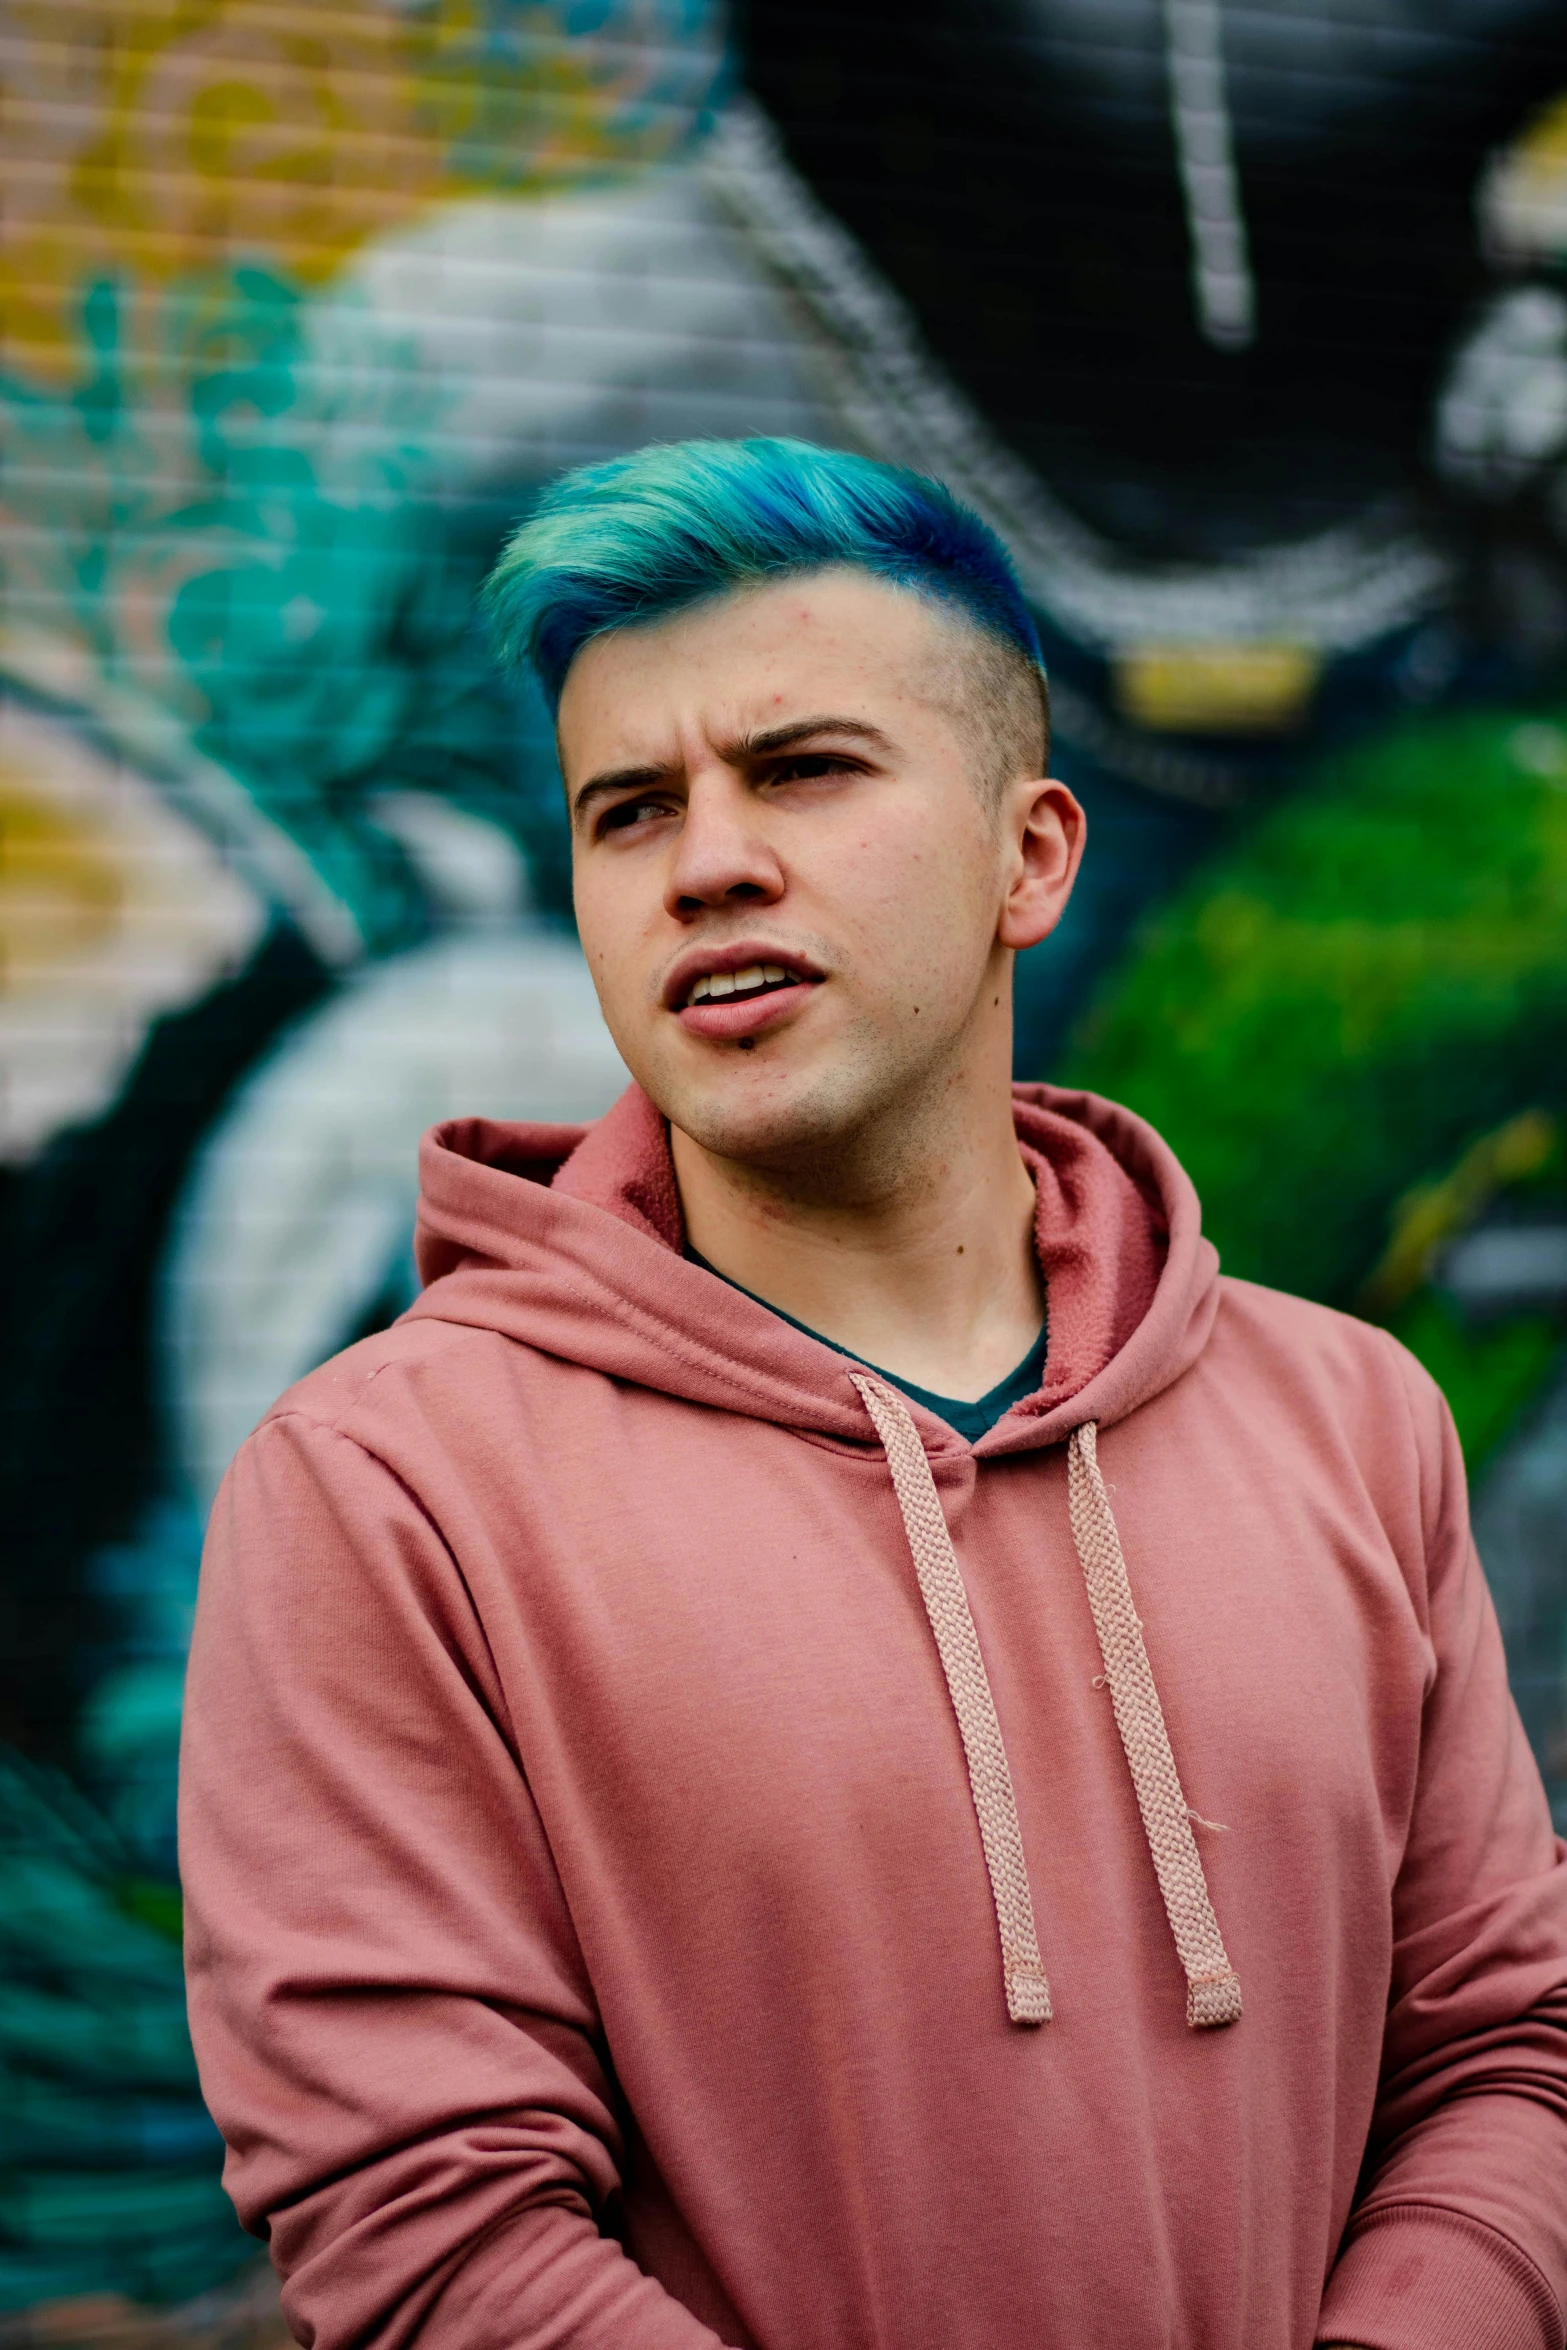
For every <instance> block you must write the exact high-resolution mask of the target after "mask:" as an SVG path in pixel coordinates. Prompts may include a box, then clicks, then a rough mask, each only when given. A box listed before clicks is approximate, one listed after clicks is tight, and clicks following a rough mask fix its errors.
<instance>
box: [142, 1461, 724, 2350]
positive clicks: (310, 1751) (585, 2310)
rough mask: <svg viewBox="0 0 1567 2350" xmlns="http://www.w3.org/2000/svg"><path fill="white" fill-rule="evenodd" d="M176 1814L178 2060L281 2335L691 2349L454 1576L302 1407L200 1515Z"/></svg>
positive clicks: (388, 1491)
mask: <svg viewBox="0 0 1567 2350" xmlns="http://www.w3.org/2000/svg"><path fill="white" fill-rule="evenodd" d="M181 1813H182V1818H181V1856H182V1870H183V1874H184V1881H185V1890H186V1901H187V1916H188V1921H189V1923H188V1944H187V1946H188V1971H189V1980H190V2004H191V2024H192V2031H193V2033H194V2037H195V2042H196V2052H197V2056H198V2059H199V2062H200V2066H201V2077H202V2085H203V2088H204V2090H205V2092H206V2095H207V2098H208V2102H209V2103H210V2105H211V2107H212V2110H213V2113H214V2115H215V2116H216V2118H217V2120H218V2123H219V2125H220V2127H221V2128H222V2130H223V2133H224V2136H225V2138H226V2139H227V2141H228V2145H229V2159H228V2166H227V2169H226V2172H225V2183H226V2184H227V2186H228V2188H229V2191H230V2193H231V2194H232V2195H233V2197H234V2200H235V2203H236V2204H237V2206H238V2208H239V2213H240V2217H241V2218H242V2220H243V2221H244V2222H245V2224H246V2226H247V2227H250V2228H252V2229H253V2230H254V2231H255V2232H256V2233H257V2234H262V2235H267V2236H269V2237H270V2241H271V2245H272V2250H273V2255H274V2258H275V2260H276V2262H277V2265H278V2267H279V2269H280V2270H281V2272H282V2274H283V2277H284V2280H285V2292H284V2304H285V2307H286V2309H287V2311H288V2315H289V2318H290V2322H291V2324H292V2325H293V2327H294V2330H295V2332H296V2333H297V2334H298V2335H299V2337H300V2339H301V2340H302V2341H306V2342H311V2343H313V2344H314V2350H340V2346H342V2345H346V2344H349V2343H352V2344H353V2345H355V2350H372V2346H373V2350H394V2346H397V2345H402V2344H404V2343H409V2342H411V2341H413V2339H414V2338H415V2337H416V2336H417V2338H418V2340H419V2343H420V2345H421V2350H445V2346H447V2345H451V2346H453V2350H458V2346H460V2350H545V2346H546V2345H548V2346H549V2350H565V2346H566V2345H571V2346H572V2350H718V2337H717V2336H716V2335H714V2334H712V2333H710V2332H709V2331H708V2329H707V2327H706V2326H705V2325H702V2324H700V2323H699V2322H698V2321H697V2319H696V2318H695V2317H694V2316H692V2314H691V2313H690V2312H689V2311H688V2310H687V2309H685V2308H684V2307H683V2306H682V2305H681V2304H680V2303H679V2302H677V2301H676V2300H674V2299H673V2297H672V2296H671V2295H669V2294H668V2293H666V2292H665V2291H664V2289H663V2288H662V2286H660V2285H658V2284H656V2283H655V2282H654V2281H653V2280H652V2279H651V2278H649V2277H648V2276H646V2275H645V2274H644V2273H643V2272H642V2271H641V2270H640V2269H639V2268H637V2266H636V2265H635V2263H634V2262H633V2261H631V2260H630V2259H628V2258H627V2256H626V2255H625V2253H624V2252H622V2251H621V2249H620V2247H619V2246H618V2245H617V2244H616V2243H614V2242H613V2241H611V2240H610V2239H609V2238H607V2237H606V2236H605V2235H603V2234H602V2233H601V2232H600V2227H599V2219H600V2216H601V2215H602V2213H603V2211H604V2208H605V2205H606V2203H607V2202H608V2201H609V2199H610V2198H611V2197H612V2196H613V2195H614V2194H615V2192H616V2190H617V2189H618V2187H619V2185H620V2169H621V2163H622V2160H623V2149H622V2144H621V2136H620V2131H619V2127H618V2125H617V2121H616V2118H615V2110H614V2092H613V2090H612V2085H611V2083H610V2081H609V2079H608V2077H607V2072H606V2058H605V2055H604V2050H603V2038H602V2033H601V2031H600V2028H599V2021H598V2017H597V2013H596V2010H595V2005H594V1996H593V1989H592V1985H591V1984H590V1983H589V1981H588V1977H587V1972H586V1968H585V1966H584V1964H583V1959H582V1954H581V1952H580V1950H579V1949H578V1947H577V1943H576V1939H575V1936H574V1934H573V1931H572V1926H571V1920H570V1917H569V1915H568V1912H567V1907H566V1903H565V1900H564V1897H563V1895H562V1892H561V1887H560V1884H559V1882H558V1879H557V1877H556V1873H555V1868H554V1864H553V1861H552V1858H551V1855H550V1851H549V1848H548V1845H547V1843H546V1840H545V1837H544V1833H543V1830H542V1827H541V1825H540V1822H539V1818H538V1814H537V1812H536V1810H535V1808H534V1805H533V1802H532V1799H531V1797H530V1794H529V1791H528V1787H527V1784H526V1781H525V1779H524V1776H523V1773H522V1770H521V1769H520V1767H519V1764H518V1761H517V1759H516V1756H515V1753H514V1751H513V1748H512V1744H511V1739H510V1728H509V1724H508V1723H507V1720H506V1713H505V1704H504V1700H503V1697H502V1693H501V1690H500V1688H499V1686H498V1684H497V1681H496V1677H495V1673H494V1669H493V1665H492V1663H491V1660H490V1656H489V1651H488V1647H487V1644H486V1642H485V1639H484V1635H483V1632H482V1629H481V1627H480V1625H479V1624H478V1622H477V1619H476V1617H475V1615H474V1612H473V1609H472V1606H471V1604H470V1602H469V1600H468V1597H467V1593H466V1589H465V1587H464V1584H463V1582H462V1578H461V1576H460V1575H459V1573H458V1571H457V1569H456V1566H455V1563H454V1561H453V1560H452V1558H451V1556H450V1554H449V1552H448V1551H447V1550H446V1547H445V1545H444V1544H443V1542H442V1541H441V1539H440V1536H439V1533H438V1532H437V1530H436V1528H435V1527H434V1526H433V1525H432V1524H431V1522H430V1520H429V1518H428V1517H427V1516H426V1515H425V1513H424V1512H423V1510H422V1509H421V1508H420V1507H419V1505H418V1503H417V1501H416V1500H415V1498H414V1497H413V1496H412V1495H411V1494H410V1493H409V1492H408V1490H407V1489H406V1487H404V1486H403V1485H402V1484H401V1483H400V1482H399V1481H398V1479H397V1478H395V1477H394V1476H393V1475H392V1474H391V1472H390V1471H389V1470H388V1469H387V1468H386V1467H385V1466H384V1465H383V1464H382V1463H381V1462H380V1461H378V1460H376V1459H375V1458H374V1457H373V1456H371V1455H370V1454H368V1453H367V1452H365V1451H364V1450H363V1449H362V1448H361V1447H359V1446H358V1445H356V1444H354V1443H352V1442H351V1441H350V1440H349V1439H348V1438H346V1437H344V1436H342V1435H340V1434H338V1433H336V1432H335V1431H334V1430H333V1429H331V1428H329V1427H322V1426H319V1425H315V1424H312V1423H311V1422H309V1421H307V1420H305V1419H304V1418H301V1417H297V1416H286V1417H280V1418H277V1419H274V1420H271V1421H268V1422H266V1423H264V1424H263V1426H262V1428H261V1429H260V1430H259V1431H258V1432H257V1434H256V1435H255V1436H254V1437H252V1439H251V1440H250V1442H249V1444H247V1446H246V1447H245V1449H244V1451H243V1452H242V1453H241V1455H240V1457H239V1459H238V1461H237V1462H236V1463H235V1466H234V1468H233V1470H232V1471H231V1472H230V1475H229V1478H228V1481H227V1483H226V1484H225V1486H224V1489H223V1492H222V1494H221V1495H220V1497H219V1501H218V1505H217V1508H216V1511H215V1513H214V1517H213V1525H212V1532H211V1535H210V1537H209V1547H208V1555H207V1560H206V1563H205V1566H204V1569H203V1577H202V1592H201V1603H200V1607H199V1610H198V1617H197V1627H196V1637H195V1641H194V1645H193V1648H192V1654H191V1666H190V1680H189V1688H188V1695H187V1699H186V1737H185V1749H184V1757H183V1763H182V1790H181Z"/></svg>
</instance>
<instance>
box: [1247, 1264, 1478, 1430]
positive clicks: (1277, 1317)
mask: <svg viewBox="0 0 1567 2350" xmlns="http://www.w3.org/2000/svg"><path fill="white" fill-rule="evenodd" d="M1214 1337H1215V1339H1216V1340H1217V1342H1218V1343H1217V1349H1216V1353H1217V1355H1218V1357H1219V1359H1221V1360H1228V1361H1229V1362H1231V1363H1236V1364H1240V1365H1243V1366H1244V1368H1245V1370H1246V1371H1247V1373H1248V1374H1249V1375H1255V1374H1257V1373H1259V1372H1262V1373H1270V1374H1273V1375H1275V1376H1277V1377H1278V1378H1279V1379H1282V1380H1284V1381H1286V1382H1288V1383H1290V1384H1291V1385H1293V1386H1296V1387H1301V1386H1304V1387H1320V1388H1321V1389H1322V1390H1324V1391H1325V1392H1327V1393H1330V1394H1331V1395H1333V1396H1335V1397H1336V1398H1337V1399H1338V1400H1339V1402H1340V1403H1341V1404H1342V1405H1343V1406H1344V1407H1345V1409H1346V1411H1347V1412H1348V1413H1349V1415H1350V1416H1352V1417H1353V1416H1354V1415H1355V1414H1356V1413H1363V1412H1364V1411H1365V1410H1366V1409H1367V1408H1368V1407H1370V1408H1372V1409H1373V1410H1374V1411H1375V1410H1382V1411H1386V1412H1388V1413H1391V1414H1393V1415H1395V1416H1396V1418H1397V1419H1398V1421H1399V1422H1400V1424H1401V1425H1403V1426H1404V1427H1406V1428H1407V1427H1409V1425H1410V1424H1411V1422H1414V1423H1426V1424H1429V1425H1431V1426H1434V1425H1435V1423H1436V1422H1437V1421H1438V1420H1440V1419H1441V1417H1442V1416H1443V1414H1444V1411H1445V1406H1444V1404H1443V1400H1442V1394H1441V1390H1440V1388H1439V1387H1438V1386H1437V1384H1436V1382H1435V1380H1434V1379H1432V1377H1431V1375H1430V1373H1429V1372H1428V1371H1427V1370H1426V1369H1425V1368H1424V1366H1423V1365H1422V1364H1421V1363H1420V1362H1418V1361H1417V1360H1416V1358H1415V1357H1414V1356H1413V1355H1412V1354H1411V1353H1410V1352H1409V1349H1408V1348H1407V1347H1406V1346H1404V1345H1402V1344H1401V1342H1400V1341H1399V1340H1398V1339H1396V1338H1395V1337H1394V1336H1393V1334H1392V1332H1391V1331H1390V1330H1384V1329H1383V1328H1381V1326H1380V1325H1379V1324H1377V1323H1375V1322H1368V1321H1364V1320H1362V1318H1361V1317H1360V1316H1359V1315H1358V1314H1352V1313H1346V1312H1344V1311H1343V1310H1342V1309H1340V1308H1339V1307H1336V1306H1326V1305H1319V1304H1317V1303H1316V1301H1315V1300H1314V1299H1312V1298H1307V1297H1296V1296H1294V1295H1292V1294H1291V1293H1290V1292H1289V1291H1288V1290H1283V1289H1268V1288H1266V1287H1265V1286H1264V1285H1263V1284H1262V1283H1261V1282H1258V1281H1244V1280H1241V1279H1240V1278H1238V1277H1237V1276H1236V1275H1234V1274H1228V1273H1226V1274H1221V1275H1220V1278H1219V1315H1218V1320H1217V1323H1216V1326H1215V1331H1214Z"/></svg>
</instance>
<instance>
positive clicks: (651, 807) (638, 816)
mask: <svg viewBox="0 0 1567 2350" xmlns="http://www.w3.org/2000/svg"><path fill="white" fill-rule="evenodd" d="M668 814H669V810H668V808H667V807H666V805H665V803H664V802H663V801H662V800H622V801H621V803H620V805H619V806H618V807H616V808H609V809H606V811H605V813H604V815H603V817H602V819H601V821H600V824H599V830H600V831H601V832H625V831H627V830H628V829H629V828H630V826H632V825H633V824H648V823H651V822H652V821H653V819H654V818H655V817H658V816H667V815H668Z"/></svg>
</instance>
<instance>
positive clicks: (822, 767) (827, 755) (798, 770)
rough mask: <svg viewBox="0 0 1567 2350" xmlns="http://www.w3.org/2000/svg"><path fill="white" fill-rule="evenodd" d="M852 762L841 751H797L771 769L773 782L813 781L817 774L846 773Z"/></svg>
mask: <svg viewBox="0 0 1567 2350" xmlns="http://www.w3.org/2000/svg"><path fill="white" fill-rule="evenodd" d="M852 764H853V762H852V761H851V760H848V759H846V758H845V757H844V755H843V753H842V752H841V751H797V752H796V753H795V754H794V756H793V758H791V759H780V760H779V762H778V764H777V765H776V767H774V768H773V769H772V771H771V780H772V781H773V782H774V783H814V782H815V781H816V780H817V778H818V777H819V776H823V775H844V774H847V773H848V772H849V770H850V768H851V766H852Z"/></svg>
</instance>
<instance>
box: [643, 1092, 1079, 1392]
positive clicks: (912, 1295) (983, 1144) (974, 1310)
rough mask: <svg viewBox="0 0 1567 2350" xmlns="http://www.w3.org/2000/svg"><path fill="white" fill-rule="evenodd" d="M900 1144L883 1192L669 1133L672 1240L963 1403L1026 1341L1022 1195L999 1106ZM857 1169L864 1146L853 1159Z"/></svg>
mask: <svg viewBox="0 0 1567 2350" xmlns="http://www.w3.org/2000/svg"><path fill="white" fill-rule="evenodd" d="M994 1109H995V1114H994V1115H991V1116H987V1117H984V1118H983V1119H981V1120H979V1121H975V1122H969V1123H966V1124H962V1125H957V1126H953V1125H947V1122H945V1121H944V1122H943V1124H944V1125H946V1126H947V1130H946V1131H945V1132H939V1133H937V1134H934V1135H932V1136H930V1137H928V1138H926V1141H925V1143H924V1145H923V1147H921V1146H920V1145H919V1144H918V1143H916V1144H915V1145H914V1146H913V1147H911V1146H910V1138H909V1135H908V1133H907V1130H905V1131H904V1132H903V1133H902V1134H901V1135H900V1137H899V1141H900V1146H901V1147H900V1148H899V1149H898V1151H897V1153H896V1171H895V1173H894V1174H893V1175H892V1176H891V1178H890V1180H888V1181H887V1182H886V1183H885V1184H867V1183H865V1182H863V1181H856V1180H854V1179H853V1177H852V1176H851V1175H850V1173H849V1171H848V1168H847V1167H846V1169H845V1179H844V1182H843V1185H842V1191H841V1195H840V1196H837V1197H834V1196H833V1186H832V1185H831V1183H830V1182H829V1183H825V1184H824V1182H823V1181H822V1171H821V1168H820V1166H819V1165H818V1166H817V1167H816V1168H815V1169H814V1170H813V1176H812V1180H811V1182H810V1183H809V1184H808V1185H807V1184H804V1183H801V1182H798V1181H791V1180H790V1178H789V1177H788V1176H787V1175H785V1174H779V1173H778V1172H776V1171H772V1170H759V1169H757V1168H754V1167H742V1166H737V1165H736V1164H735V1163H734V1162H733V1161H730V1160H725V1159H721V1158H719V1157H717V1156H716V1155H715V1154H713V1153H712V1152H710V1151H707V1150H704V1149H703V1148H702V1147H701V1146H700V1145H699V1144H698V1143H695V1142H693V1141H692V1139H691V1137H690V1136H689V1135H687V1134H684V1133H682V1132H681V1131H680V1129H679V1128H673V1129H672V1130H671V1136H670V1140H671V1145H672V1149H673V1153H674V1162H675V1174H676V1179H677V1181H678V1182H679V1185H680V1195H681V1202H682V1205H683V1207H684V1210H685V1219H686V1231H687V1234H688V1236H689V1238H690V1242H691V1245H692V1247H693V1248H694V1249H695V1250H696V1251H697V1253H698V1255H700V1256H703V1257H705V1258H706V1259H707V1261H708V1263H709V1264H710V1265H713V1266H715V1267H716V1268H717V1270H718V1271H719V1272H720V1273H723V1274H724V1275H726V1276H727V1278H728V1279H729V1280H731V1281H734V1282H737V1283H738V1284H739V1286H740V1287H741V1288H742V1289H748V1290H750V1291H751V1292H752V1294H753V1295H754V1296H756V1297H760V1298H763V1299H765V1300H766V1302H767V1303H768V1304H769V1305H774V1306H777V1307H778V1308H779V1309H780V1311H781V1312H783V1313H786V1314H790V1315H792V1316H793V1318H794V1319H795V1320H796V1321H797V1322H803V1323H805V1325H806V1326H807V1328H808V1329H812V1330H819V1331H820V1332H821V1333H822V1335H823V1337H825V1338H831V1339H832V1340H833V1341H834V1342H835V1343H836V1344H837V1345H839V1346H842V1347H847V1348H848V1349H849V1350H850V1352H851V1353H853V1354H855V1355H858V1356H859V1358H860V1359H861V1361H863V1362H868V1363H873V1364H876V1365H877V1366H879V1367H880V1368H881V1369H883V1370H886V1371H890V1372H892V1373H894V1374H895V1375H896V1376H897V1377H898V1378H900V1379H907V1380H909V1381H911V1382H912V1383H913V1384H914V1385H916V1386H919V1387H924V1388H927V1389H928V1390H930V1392H931V1393H933V1394H937V1395H949V1396H952V1397H954V1398H956V1399H961V1400H962V1401H965V1402H973V1401H977V1399H978V1398H979V1397H980V1396H982V1395H986V1394H988V1393H989V1391H990V1389H991V1388H992V1387H995V1386H998V1385H999V1384H1000V1382H1001V1381H1002V1380H1003V1379H1005V1378H1006V1376H1007V1375H1008V1373H1009V1372H1011V1371H1013V1370H1015V1369H1016V1368H1017V1365H1018V1364H1019V1363H1020V1362H1021V1361H1022V1359H1023V1357H1024V1356H1025V1355H1026V1354H1027V1353H1028V1350H1029V1348H1030V1347H1031V1346H1032V1345H1033V1343H1034V1341H1035V1339H1036V1338H1037V1337H1038V1335H1039V1330H1040V1325H1041V1323H1042V1321H1043V1319H1044V1310H1045V1306H1044V1290H1043V1285H1042V1282H1041V1279H1040V1274H1039V1264H1038V1259H1037V1257H1036V1255H1035V1253H1034V1212H1035V1204H1036V1203H1035V1197H1034V1186H1033V1183H1032V1181H1031V1179H1030V1177H1029V1174H1028V1170H1027V1168H1026V1167H1025V1166H1024V1164H1023V1160H1022V1157H1021V1155H1020V1153H1019V1150H1018V1145H1017V1137H1016V1134H1015V1132H1014V1130H1013V1126H1012V1118H1011V1102H1010V1097H1009V1096H1003V1097H1002V1099H1001V1100H1000V1101H998V1102H997V1103H996V1104H995V1105H994ZM855 1156H856V1158H858V1159H860V1160H861V1161H862V1162H863V1152H861V1153H856V1154H855Z"/></svg>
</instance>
